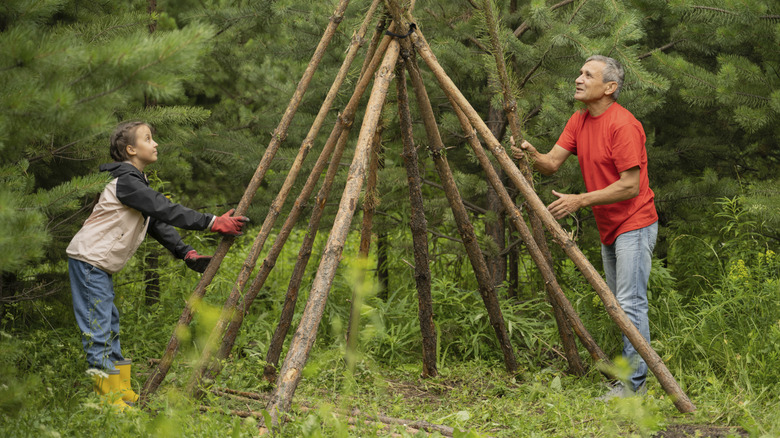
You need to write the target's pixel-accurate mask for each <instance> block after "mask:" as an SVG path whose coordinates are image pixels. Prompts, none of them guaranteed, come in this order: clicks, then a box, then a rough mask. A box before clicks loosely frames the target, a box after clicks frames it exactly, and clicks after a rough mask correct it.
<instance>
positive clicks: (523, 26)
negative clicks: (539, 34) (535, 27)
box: [512, 0, 574, 38]
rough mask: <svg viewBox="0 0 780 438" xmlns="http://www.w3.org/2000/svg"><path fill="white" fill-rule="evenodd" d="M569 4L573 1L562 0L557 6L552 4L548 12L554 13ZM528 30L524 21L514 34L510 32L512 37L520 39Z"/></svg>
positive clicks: (526, 21) (526, 22)
mask: <svg viewBox="0 0 780 438" xmlns="http://www.w3.org/2000/svg"><path fill="white" fill-rule="evenodd" d="M571 3H574V0H563V1H562V2H560V3H557V4H554V5H552V6H550V11H554V10H556V9H558V8H562V7H564V6H566V5H568V4H571ZM530 28H531V26H530V25H529V24H528V20H525V21H523V23H522V24H520V26H518V27H517V29H515V31H514V32H512V33H513V34H514V35H515V36H516V37H517V38H520V37H522V36H523V34H524V33H525V32H526V31H527V30H528V29H530Z"/></svg>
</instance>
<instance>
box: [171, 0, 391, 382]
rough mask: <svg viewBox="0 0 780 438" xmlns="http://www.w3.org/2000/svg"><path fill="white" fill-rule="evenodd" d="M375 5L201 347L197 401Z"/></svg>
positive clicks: (376, 0)
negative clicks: (200, 387)
mask: <svg viewBox="0 0 780 438" xmlns="http://www.w3.org/2000/svg"><path fill="white" fill-rule="evenodd" d="M378 5H379V0H374V2H373V3H372V5H371V7H370V8H369V10H368V12H367V13H366V17H365V18H364V19H363V23H362V25H361V27H360V29H359V30H358V32H357V34H356V35H355V37H354V38H353V39H352V43H351V44H350V48H349V50H348V52H347V55H346V57H345V58H344V62H342V64H341V68H340V69H339V72H338V74H337V75H336V78H335V79H334V81H333V83H332V84H331V87H330V89H329V90H328V94H327V95H326V96H325V100H324V101H323V102H322V105H321V106H320V110H319V112H318V113H317V116H316V117H315V119H314V122H313V123H312V125H311V127H310V128H309V132H308V134H307V135H306V138H304V140H303V142H302V143H301V147H300V149H299V150H298V155H297V156H296V157H295V160H294V161H293V164H292V166H291V168H290V170H289V171H288V172H287V176H286V177H285V180H284V183H283V184H282V187H281V189H279V193H277V195H276V198H275V199H274V200H273V202H272V203H271V206H270V207H269V209H268V214H267V215H266V217H265V220H264V221H263V225H262V227H261V228H260V232H259V233H258V235H257V237H256V238H255V241H254V242H253V244H252V248H251V249H250V251H249V254H248V255H247V258H246V260H245V261H244V264H243V266H242V267H241V271H240V272H239V274H238V278H237V279H236V283H235V285H234V286H233V289H232V291H231V292H230V295H228V298H227V299H226V300H225V304H224V305H223V307H222V312H221V314H220V317H219V319H218V320H217V323H216V325H215V326H214V328H213V329H212V330H211V333H210V335H209V338H208V341H207V342H206V344H205V345H204V347H203V351H202V353H201V357H200V359H199V360H198V362H197V364H196V366H195V368H194V369H193V372H192V374H191V376H190V380H189V383H188V384H187V392H188V393H189V394H191V395H193V396H198V397H199V396H201V395H202V392H201V391H200V390H199V389H198V388H199V386H200V382H201V380H202V378H203V377H204V375H205V374H206V373H207V369H208V368H210V367H211V363H212V356H213V355H214V352H215V350H216V349H217V346H218V345H219V344H220V341H221V340H222V338H223V335H224V333H225V329H226V328H227V326H228V323H229V322H230V321H231V320H232V319H233V314H234V312H235V310H236V305H237V304H238V300H239V298H240V297H241V293H242V291H243V290H244V287H245V286H246V283H247V281H248V280H249V276H250V275H251V274H252V271H253V270H254V268H255V265H256V263H257V259H258V257H260V252H262V250H263V247H264V246H265V242H266V240H267V239H268V236H269V235H270V234H271V231H272V230H273V227H274V224H275V223H276V220H277V219H278V217H279V215H280V214H281V211H282V207H283V206H284V202H285V201H286V200H287V197H288V196H289V194H290V191H291V190H292V187H293V185H294V184H295V180H296V179H297V178H298V173H300V170H301V168H302V167H303V161H304V160H305V159H306V156H307V155H308V153H309V151H310V150H311V148H312V146H313V145H314V140H315V139H316V138H317V135H318V134H319V132H320V129H321V128H322V125H323V124H324V123H325V118H326V117H327V116H328V112H329V111H330V109H331V106H332V105H333V102H334V101H335V100H336V97H337V95H338V92H339V89H340V88H341V85H342V84H343V82H344V79H346V77H347V74H348V73H349V68H350V66H351V65H352V61H354V59H355V57H356V56H357V52H358V49H359V48H360V45H361V44H362V42H363V36H364V35H365V33H366V30H367V29H368V25H369V24H370V22H371V19H372V18H373V15H374V11H375V10H376V8H377V6H378ZM243 310H244V312H246V311H248V310H249V309H248V308H245V309H243Z"/></svg>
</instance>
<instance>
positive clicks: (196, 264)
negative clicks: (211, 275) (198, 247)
mask: <svg viewBox="0 0 780 438" xmlns="http://www.w3.org/2000/svg"><path fill="white" fill-rule="evenodd" d="M209 262H211V256H204V255H200V254H198V251H195V250H194V249H193V250H192V251H190V252H188V253H187V255H185V256H184V263H186V264H187V267H188V268H190V269H192V270H193V271H195V272H200V273H201V274H202V273H203V272H205V271H206V268H207V267H208V266H209Z"/></svg>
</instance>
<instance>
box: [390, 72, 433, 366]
mask: <svg viewBox="0 0 780 438" xmlns="http://www.w3.org/2000/svg"><path fill="white" fill-rule="evenodd" d="M405 62H406V61H404V60H400V61H399V62H398V65H397V66H396V87H397V90H398V92H397V94H398V119H399V123H400V125H401V140H402V141H403V144H404V151H403V153H402V154H401V157H402V158H403V159H404V167H406V182H407V184H408V185H409V204H410V206H411V210H412V211H411V217H410V218H409V227H410V228H411V230H412V247H413V248H414V282H415V285H416V286H417V309H418V310H417V317H418V319H419V320H420V333H421V335H422V359H423V370H422V377H423V378H425V377H436V376H437V375H438V374H439V372H438V370H437V368H436V326H435V325H434V322H433V297H432V296H431V269H430V266H429V258H428V222H427V221H426V220H425V208H424V205H423V196H422V189H421V188H420V180H421V178H420V169H419V167H418V158H417V148H416V147H415V145H414V138H413V136H412V116H411V114H410V113H409V96H408V94H407V92H406V75H405V74H404V73H405V72H404V69H405V68H406V66H405V65H404V64H405Z"/></svg>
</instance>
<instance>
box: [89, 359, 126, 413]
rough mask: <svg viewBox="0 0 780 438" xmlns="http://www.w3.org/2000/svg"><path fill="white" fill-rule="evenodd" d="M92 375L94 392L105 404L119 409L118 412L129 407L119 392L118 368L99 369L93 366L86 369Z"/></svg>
mask: <svg viewBox="0 0 780 438" xmlns="http://www.w3.org/2000/svg"><path fill="white" fill-rule="evenodd" d="M87 373H88V374H90V375H92V381H93V383H94V387H95V392H96V393H97V394H98V395H99V396H100V398H102V399H103V400H104V401H105V402H106V403H107V404H109V405H111V406H112V407H115V408H117V409H119V411H120V412H122V411H124V410H125V409H128V408H130V406H128V405H127V403H125V402H124V401H123V400H122V394H121V393H120V392H119V370H105V371H101V370H98V369H95V368H92V369H90V370H87Z"/></svg>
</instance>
